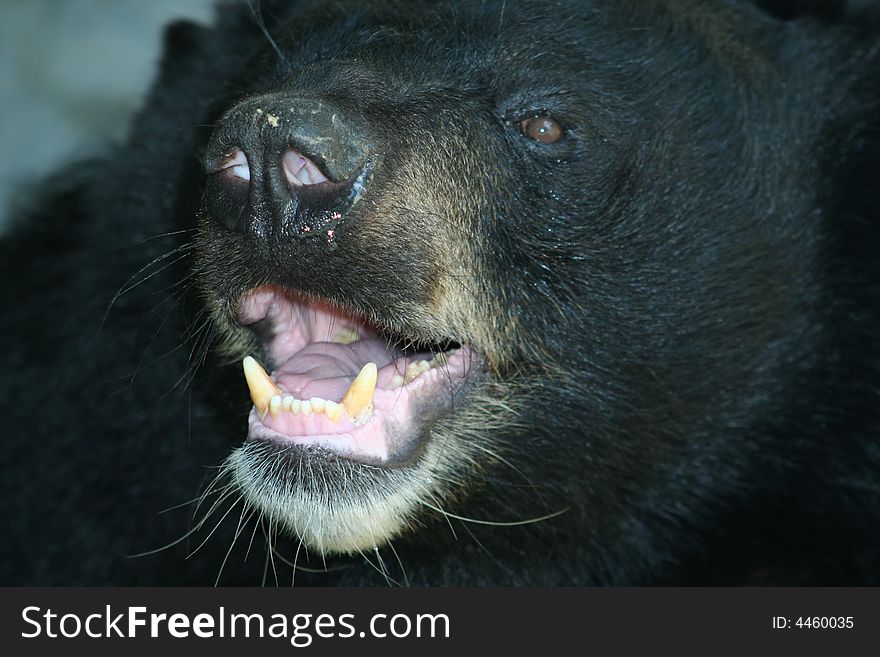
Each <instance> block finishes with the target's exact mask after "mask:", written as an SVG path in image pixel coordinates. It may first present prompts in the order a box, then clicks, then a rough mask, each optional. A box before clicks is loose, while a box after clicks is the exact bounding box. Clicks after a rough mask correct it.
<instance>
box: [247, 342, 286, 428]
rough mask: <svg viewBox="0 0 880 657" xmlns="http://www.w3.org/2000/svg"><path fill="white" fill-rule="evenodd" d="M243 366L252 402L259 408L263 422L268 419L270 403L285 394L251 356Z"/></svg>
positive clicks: (258, 411)
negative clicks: (275, 397) (276, 396)
mask: <svg viewBox="0 0 880 657" xmlns="http://www.w3.org/2000/svg"><path fill="white" fill-rule="evenodd" d="M242 366H243V367H244V378H245V380H246V381H247V384H248V389H249V390H250V393H251V400H252V401H253V402H254V406H256V408H257V413H258V414H259V415H260V420H262V419H263V418H265V417H266V413H268V412H269V403H270V402H271V400H272V397H274V396H275V395H282V394H284V393H283V392H282V390H281V388H279V387H278V386H276V385H275V384H274V383H272V379H270V378H269V375H268V374H266V370H264V369H263V368H262V367H260V364H259V363H258V362H257V361H256V360H254V359H253V358H251V357H250V356H248V357H247V358H245V359H244V361H243V362H242Z"/></svg>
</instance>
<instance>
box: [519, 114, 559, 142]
mask: <svg viewBox="0 0 880 657" xmlns="http://www.w3.org/2000/svg"><path fill="white" fill-rule="evenodd" d="M519 129H520V130H521V131H522V133H523V135H525V136H526V137H528V138H529V139H534V140H535V141H537V142H540V143H542V144H555V143H556V142H557V141H559V140H560V139H562V138H563V137H564V136H565V131H564V130H563V129H562V126H561V125H559V122H558V121H557V120H556V119H554V118H551V117H549V116H533V117H532V118H530V119H524V120H523V121H520V124H519Z"/></svg>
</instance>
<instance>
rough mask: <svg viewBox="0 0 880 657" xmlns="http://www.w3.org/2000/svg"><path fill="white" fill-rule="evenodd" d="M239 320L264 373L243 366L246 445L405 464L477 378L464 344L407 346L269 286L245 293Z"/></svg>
mask: <svg viewBox="0 0 880 657" xmlns="http://www.w3.org/2000/svg"><path fill="white" fill-rule="evenodd" d="M238 322H239V323H240V324H241V325H243V326H247V327H249V328H251V329H252V330H254V331H255V332H256V333H257V334H258V335H259V336H260V337H261V338H262V340H263V343H264V345H265V349H266V354H267V358H268V361H269V363H268V364H269V369H270V373H267V371H266V370H265V369H264V368H263V367H262V366H261V365H260V364H259V363H258V362H257V361H256V359H254V358H252V357H250V356H248V357H247V358H245V360H244V364H243V365H244V372H245V378H246V380H247V383H248V387H249V389H250V394H251V399H252V400H253V402H254V407H253V408H252V409H251V412H250V416H249V418H248V429H249V431H248V438H249V440H255V441H268V442H272V443H276V444H279V445H282V446H286V447H289V446H291V445H296V446H300V447H303V448H317V449H323V450H329V451H330V452H332V453H335V454H336V455H338V456H342V457H345V458H348V459H351V460H353V461H359V462H363V463H367V464H372V465H383V466H387V465H394V464H399V463H403V462H405V461H406V460H407V459H409V458H411V457H412V455H413V454H414V453H416V452H417V451H418V448H419V446H420V445H421V444H423V443H424V440H425V437H426V436H427V435H428V434H429V433H430V428H431V425H432V424H433V423H434V422H436V421H437V420H438V419H439V418H441V417H442V416H443V415H444V414H445V413H448V412H450V410H451V408H452V405H453V404H454V403H455V401H456V400H457V398H458V397H459V396H460V393H461V392H462V390H463V389H464V387H465V385H466V384H467V382H468V381H469V380H471V379H472V378H473V377H474V375H475V373H476V372H477V371H478V370H479V367H478V365H479V362H480V359H479V357H478V355H477V354H476V352H475V351H474V350H473V349H472V348H470V347H469V346H467V345H459V344H457V343H454V342H451V341H450V342H447V343H444V344H421V345H412V344H411V343H410V342H409V341H407V340H406V339H405V338H404V337H403V336H391V335H387V334H386V333H384V332H383V331H382V330H381V329H380V328H379V327H377V326H374V325H372V324H370V323H369V322H367V321H364V320H363V319H360V318H357V317H354V316H352V315H350V314H347V313H345V312H343V311H340V310H339V309H337V308H335V307H332V306H330V305H329V304H326V303H322V302H320V301H316V300H312V299H306V298H305V297H302V296H299V295H297V294H296V293H294V292H291V291H289V290H286V289H284V288H281V287H277V286H266V287H261V288H257V289H256V290H252V291H250V292H248V293H247V294H245V296H244V297H243V298H242V301H241V304H240V307H239V313H238Z"/></svg>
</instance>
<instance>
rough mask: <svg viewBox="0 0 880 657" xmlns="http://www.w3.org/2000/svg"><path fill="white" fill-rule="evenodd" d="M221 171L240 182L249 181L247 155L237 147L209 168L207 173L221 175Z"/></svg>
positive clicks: (249, 169) (249, 170) (249, 171)
mask: <svg viewBox="0 0 880 657" xmlns="http://www.w3.org/2000/svg"><path fill="white" fill-rule="evenodd" d="M223 171H226V172H227V173H229V174H230V175H232V176H235V177H236V178H241V179H242V180H250V179H251V167H250V163H249V162H248V159H247V155H245V154H244V151H243V150H241V149H240V148H238V147H236V148H234V149H232V151H230V152H229V154H228V155H226V156H225V157H223V158H221V159H220V160H218V161H217V162H216V164H215V165H214V166H212V167H211V168H210V171H209V173H221V172H223Z"/></svg>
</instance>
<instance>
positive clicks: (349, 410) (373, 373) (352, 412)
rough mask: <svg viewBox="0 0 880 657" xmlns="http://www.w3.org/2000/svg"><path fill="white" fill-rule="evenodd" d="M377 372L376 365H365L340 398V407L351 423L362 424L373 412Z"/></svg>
mask: <svg viewBox="0 0 880 657" xmlns="http://www.w3.org/2000/svg"><path fill="white" fill-rule="evenodd" d="M378 376H379V371H378V369H377V368H376V363H367V364H366V365H364V366H363V368H361V371H360V372H359V373H358V375H357V377H356V378H355V380H354V381H352V382H351V385H350V386H349V387H348V390H347V391H346V393H345V395H344V396H343V397H342V402H341V403H342V405H343V406H345V412H346V414H347V415H348V417H349V419H350V420H351V421H352V422H363V421H364V420H365V419H366V418H367V416H368V415H369V414H370V413H371V412H372V410H373V393H375V392H376V379H377V378H378Z"/></svg>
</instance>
